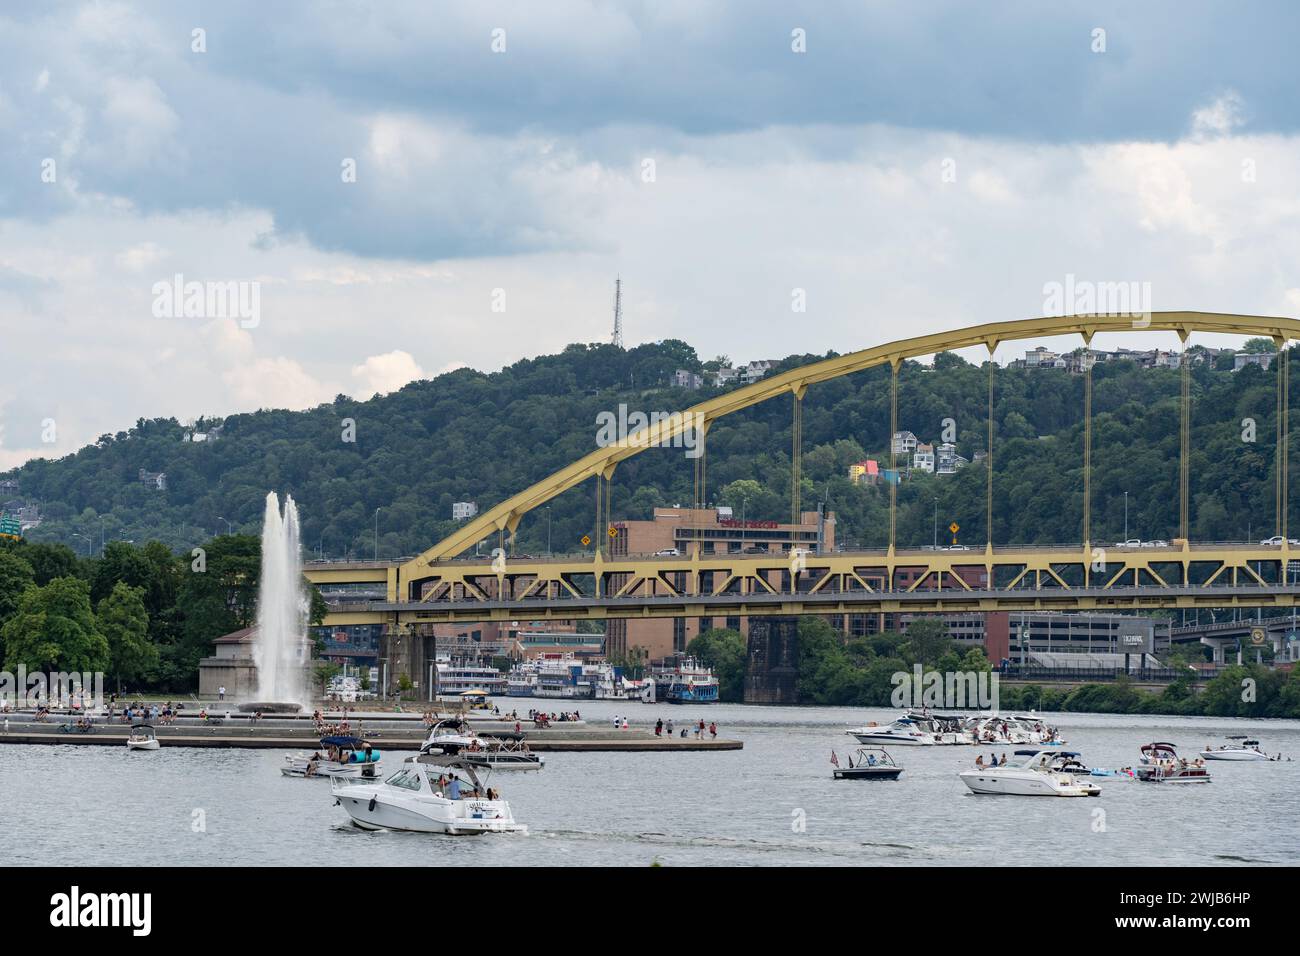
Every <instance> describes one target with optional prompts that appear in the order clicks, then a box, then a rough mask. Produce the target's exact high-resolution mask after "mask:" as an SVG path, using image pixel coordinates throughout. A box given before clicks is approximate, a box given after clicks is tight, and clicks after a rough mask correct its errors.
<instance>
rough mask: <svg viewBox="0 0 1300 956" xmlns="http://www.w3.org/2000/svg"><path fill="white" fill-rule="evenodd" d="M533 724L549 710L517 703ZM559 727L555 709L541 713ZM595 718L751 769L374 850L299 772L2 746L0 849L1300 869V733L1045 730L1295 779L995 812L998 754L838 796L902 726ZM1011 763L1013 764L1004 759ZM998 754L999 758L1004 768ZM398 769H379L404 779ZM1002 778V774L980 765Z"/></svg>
mask: <svg viewBox="0 0 1300 956" xmlns="http://www.w3.org/2000/svg"><path fill="white" fill-rule="evenodd" d="M510 703H511V704H512V705H515V704H518V706H521V707H524V706H528V707H531V706H536V704H535V702H532V701H526V700H519V701H517V702H516V701H511V702H510ZM543 703H544V704H545V706H547V707H548V709H549V708H551V707H553V706H557V705H558V703H559V702H558V701H546V702H543ZM581 710H582V714H583V717H584V718H588V719H589V720H591V721H592V722H595V721H597V720H600V719H605V720H608V719H609V718H610V717H611V716H612V715H614V714H616V713H618V714H621V713H624V712H626V713H627V714H628V716H629V720H630V721H631V722H632V723H633V724H634V725H640V726H647V725H651V724H653V723H654V720H655V718H656V717H663V718H665V719H667V718H669V717H671V718H672V719H673V720H674V721H675V722H676V723H678V724H681V723H683V722H689V721H691V720H698V719H699V718H700V717H704V718H705V719H706V720H716V721H717V722H718V725H719V736H720V737H730V738H736V739H740V740H743V741H744V744H745V747H744V749H743V750H741V751H731V752H713V753H594V754H577V753H573V754H570V753H554V754H547V755H546V768H545V769H544V770H542V771H541V772H540V773H513V774H512V773H498V774H496V775H495V776H494V777H493V784H494V785H495V786H498V787H500V788H501V789H502V790H503V791H504V794H503V795H504V797H505V798H506V799H508V800H509V801H510V803H511V807H512V809H513V811H514V814H515V818H516V820H518V821H519V822H521V823H526V824H528V826H529V830H530V832H529V833H528V835H526V836H523V835H501V836H484V837H480V838H467V837H447V836H435V835H425V834H413V833H396V832H379V833H373V832H366V831H362V830H359V829H356V828H354V827H352V826H351V824H350V823H348V819H347V815H346V814H345V813H344V812H343V810H342V809H341V808H339V807H336V806H334V805H333V799H332V797H331V796H330V787H329V783H328V782H327V781H324V780H319V781H317V780H303V779H293V778H287V777H283V776H281V774H280V772H279V766H280V764H281V762H282V755H283V753H284V751H275V750H201V749H185V748H179V747H177V748H168V747H167V746H166V743H165V742H164V745H163V749H161V750H159V751H157V752H154V753H128V752H127V751H126V748H125V747H121V748H119V747H79V746H61V747H48V746H0V836H3V838H4V841H3V845H4V846H5V848H6V851H7V853H6V855H7V857H8V859H7V860H6V862H8V863H10V864H15V863H16V864H58V865H100V864H126V865H149V864H174V865H195V866H221V865H234V864H252V865H312V864H342V865H349V864H361V865H370V866H374V865H384V864H432V865H442V866H445V865H499V864H500V865H507V864H516V865H533V864H538V865H575V866H580V865H587V866H592V865H594V866H604V865H632V866H647V865H650V864H651V863H652V862H654V861H656V860H657V861H659V862H661V863H662V864H664V865H668V866H672V865H764V866H771V865H791V864H804V865H809V864H812V865H860V864H870V865H877V866H879V865H891V864H900V865H922V866H944V865H950V864H965V865H980V864H994V865H1017V864H1035V865H1071V864H1095V865H1106V866H1123V865H1128V864H1133V865H1158V866H1183V865H1200V864H1209V865H1250V866H1258V865H1278V864H1291V865H1294V864H1296V863H1297V862H1300V827H1297V826H1296V822H1297V813H1296V810H1295V806H1296V794H1297V790H1298V788H1300V722H1297V721H1262V720H1261V721H1254V720H1232V719H1227V718H1173V717H1145V716H1144V717H1137V716H1108V715H1084V714H1053V715H1045V719H1047V720H1048V721H1049V722H1051V723H1053V724H1056V725H1057V726H1059V727H1060V728H1061V730H1062V732H1063V734H1064V736H1065V738H1066V740H1067V741H1068V743H1069V747H1068V749H1070V750H1078V751H1081V752H1082V754H1083V757H1084V760H1085V761H1086V762H1087V763H1088V764H1089V765H1090V766H1094V767H1120V766H1128V765H1133V764H1135V763H1137V758H1138V748H1139V746H1141V745H1142V744H1143V743H1146V742H1149V741H1151V740H1163V741H1170V742H1173V743H1175V744H1177V745H1178V746H1179V748H1180V752H1182V753H1183V754H1184V755H1187V756H1192V755H1193V754H1192V752H1193V751H1194V750H1198V749H1200V748H1201V747H1202V746H1204V745H1205V744H1206V743H1209V742H1211V741H1213V742H1214V743H1215V745H1216V746H1217V745H1218V744H1221V743H1224V742H1225V741H1224V740H1223V737H1224V736H1225V735H1228V734H1249V735H1251V736H1254V737H1258V738H1259V739H1260V740H1261V741H1262V744H1263V749H1264V750H1266V751H1267V752H1269V753H1270V754H1272V753H1277V752H1279V751H1280V752H1282V753H1283V754H1284V755H1287V756H1291V757H1294V758H1296V762H1291V763H1286V762H1283V763H1229V762H1222V761H1220V762H1215V763H1212V764H1210V769H1211V773H1212V774H1213V777H1214V782H1213V783H1211V784H1209V785H1204V786H1163V785H1149V784H1140V783H1136V782H1133V781H1130V780H1125V779H1120V778H1094V779H1096V780H1097V782H1098V783H1099V784H1100V785H1101V787H1102V788H1103V792H1102V795H1101V797H1100V798H1097V799H1053V798H1030V797H1005V796H994V797H988V796H985V797H980V796H974V795H972V794H970V793H969V792H968V791H967V790H966V787H965V785H964V784H963V783H962V782H961V781H960V780H959V779H958V778H957V776H956V774H957V772H958V771H959V770H964V769H967V768H969V767H971V766H973V763H974V759H975V757H976V755H977V754H979V753H983V754H985V755H987V754H988V753H990V752H991V751H993V750H997V749H998V748H988V747H978V748H977V747H902V748H898V749H896V750H894V751H892V752H893V755H894V757H895V758H896V759H897V760H898V762H899V763H901V764H902V765H903V766H904V767H905V768H906V769H905V771H904V773H903V775H902V778H901V779H900V780H898V781H897V782H888V781H836V780H833V779H832V778H831V770H832V767H831V765H830V753H831V750H832V748H834V749H835V750H836V751H838V753H839V755H840V758H841V760H843V758H844V757H845V756H846V754H847V753H849V752H851V751H852V749H853V748H854V747H855V746H856V744H855V742H854V740H853V739H852V738H851V737H847V736H845V734H844V730H845V729H846V728H848V727H850V726H857V725H859V724H862V723H864V722H866V721H867V720H877V721H880V722H882V723H884V722H887V721H889V720H890V719H892V718H893V717H894V716H897V713H896V712H888V711H884V710H874V711H873V710H864V709H857V708H837V707H821V708H780V707H756V706H742V705H733V704H718V705H714V706H710V707H700V708H695V709H691V708H683V707H672V706H665V705H658V706H656V705H648V704H639V703H626V702H615V701H610V702H606V701H585V702H582V704H581ZM1006 749H1008V750H1009V749H1010V748H1006ZM999 752H1000V751H999ZM398 759H400V755H399V754H398V753H397V752H394V754H393V756H392V757H389V756H386V757H385V764H386V767H387V769H388V770H389V771H391V770H393V769H396V763H397V761H398ZM986 759H987V757H986Z"/></svg>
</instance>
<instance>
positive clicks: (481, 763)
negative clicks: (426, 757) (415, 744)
mask: <svg viewBox="0 0 1300 956" xmlns="http://www.w3.org/2000/svg"><path fill="white" fill-rule="evenodd" d="M420 752H421V753H428V754H442V755H444V756H448V757H462V758H464V759H465V760H467V761H469V762H470V763H471V764H473V765H474V766H476V767H482V768H490V769H492V770H541V769H542V767H543V766H545V764H546V758H545V757H543V756H541V755H540V754H535V753H533V752H532V750H531V749H530V748H529V746H528V742H527V740H525V738H524V735H523V734H516V733H512V732H510V731H499V732H496V733H493V734H492V735H491V736H489V737H480V736H479V735H478V734H476V733H475V732H474V731H473V730H472V729H470V727H469V725H468V724H467V723H465V722H464V721H459V720H441V721H439V722H438V723H436V724H434V726H433V729H432V730H430V731H429V736H428V738H427V739H426V740H425V741H424V743H423V744H422V745H421V747H420Z"/></svg>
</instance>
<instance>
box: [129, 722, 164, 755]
mask: <svg viewBox="0 0 1300 956" xmlns="http://www.w3.org/2000/svg"><path fill="white" fill-rule="evenodd" d="M159 746H160V744H159V743H158V738H157V737H156V736H155V735H154V732H153V728H152V727H150V726H149V725H148V724H135V725H134V726H133V727H132V728H131V736H129V737H127V738H126V749H127V750H157V749H158V747H159Z"/></svg>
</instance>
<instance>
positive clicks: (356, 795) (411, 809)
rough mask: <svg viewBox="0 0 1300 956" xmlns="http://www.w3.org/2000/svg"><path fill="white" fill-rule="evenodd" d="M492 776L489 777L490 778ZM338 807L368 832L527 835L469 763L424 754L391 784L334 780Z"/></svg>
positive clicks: (410, 761)
mask: <svg viewBox="0 0 1300 956" xmlns="http://www.w3.org/2000/svg"><path fill="white" fill-rule="evenodd" d="M490 772H491V771H483V773H484V774H485V775H486V774H488V773H490ZM330 786H331V788H332V790H333V793H334V798H335V801H336V803H337V804H338V805H339V806H342V807H343V809H344V810H346V811H347V813H348V816H349V817H351V818H352V822H353V823H354V824H355V825H356V826H359V827H361V828H363V829H366V830H410V831H414V832H417V833H448V834H452V835H455V836H463V835H477V834H482V833H527V832H528V827H527V826H525V825H524V824H522V823H516V822H515V818H514V815H513V814H512V813H511V812H510V804H509V803H507V802H506V801H505V800H502V799H501V798H500V796H499V795H498V794H497V792H496V791H495V790H493V789H491V788H489V787H488V786H487V785H486V783H485V781H484V780H483V779H480V777H479V768H477V767H475V766H474V765H473V764H471V763H469V762H468V761H466V760H465V759H463V758H461V757H456V756H446V755H441V754H426V753H420V754H415V755H413V756H410V757H407V758H406V759H405V760H403V761H402V766H401V769H399V770H398V771H397V772H396V773H394V774H393V775H392V776H391V777H389V778H387V779H386V780H381V781H377V782H375V783H353V782H349V781H347V780H341V779H338V778H337V777H336V778H332V780H331V784H330Z"/></svg>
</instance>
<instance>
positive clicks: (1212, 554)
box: [306, 312, 1300, 633]
mask: <svg viewBox="0 0 1300 956" xmlns="http://www.w3.org/2000/svg"><path fill="white" fill-rule="evenodd" d="M1133 331H1145V332H1149V331H1172V332H1175V333H1177V334H1178V335H1179V337H1180V338H1181V339H1182V341H1183V342H1184V343H1186V342H1187V339H1188V337H1189V336H1190V335H1191V334H1192V333H1193V332H1209V333H1228V334H1235V335H1247V336H1265V337H1268V338H1271V339H1273V341H1274V342H1275V343H1276V344H1277V346H1278V358H1277V362H1278V370H1277V380H1278V393H1277V412H1278V414H1277V422H1278V425H1277V427H1278V435H1277V446H1276V456H1277V462H1276V474H1277V479H1276V488H1275V504H1276V521H1275V528H1274V529H1273V530H1274V532H1275V536H1274V539H1273V540H1274V541H1275V542H1276V543H1273V544H1267V545H1262V544H1260V545H1256V544H1249V543H1248V544H1222V543H1217V544H1216V543H1196V542H1192V541H1190V540H1189V537H1188V533H1187V531H1188V484H1189V481H1188V479H1189V467H1190V465H1189V460H1190V450H1189V439H1188V435H1189V430H1190V424H1189V423H1190V398H1189V395H1190V390H1189V382H1190V365H1189V362H1188V360H1187V353H1186V351H1185V350H1184V352H1183V362H1182V368H1181V377H1182V390H1181V406H1180V408H1181V427H1180V432H1181V438H1182V443H1181V454H1180V460H1179V489H1180V501H1179V530H1180V534H1179V537H1177V538H1175V539H1173V541H1172V542H1170V543H1169V544H1168V545H1162V546H1155V545H1149V546H1145V547H1134V548H1123V547H1115V546H1113V545H1111V546H1108V547H1106V546H1097V545H1094V544H1093V542H1092V540H1091V507H1092V488H1091V484H1092V461H1091V457H1092V371H1091V368H1087V369H1086V370H1085V371H1084V373H1083V374H1084V422H1085V440H1084V452H1083V454H1084V461H1083V485H1084V488H1083V492H1084V493H1083V522H1082V527H1081V528H1080V534H1079V537H1080V538H1081V541H1080V543H1079V544H1077V545H1073V546H1069V547H1052V548H1042V547H996V548H995V547H993V545H992V544H991V541H986V542H985V544H984V545H983V547H982V548H978V549H976V550H947V549H945V550H937V549H925V550H912V549H900V548H897V547H896V546H895V544H896V541H895V537H896V518H897V495H898V489H897V483H896V482H890V483H889V546H888V547H887V548H883V549H880V550H875V551H856V552H846V551H836V552H834V553H831V554H818V553H815V552H807V551H801V550H794V551H791V552H786V553H783V554H761V555H755V554H726V555H721V554H708V553H705V552H704V550H703V549H702V548H701V547H700V543H699V542H695V543H692V544H691V545H690V546H688V548H687V552H686V553H685V554H682V555H668V556H654V555H620V556H611V555H610V554H609V553H608V551H609V549H608V548H606V547H605V546H604V543H603V542H601V541H600V540H599V538H600V536H599V535H597V540H596V541H595V542H594V544H595V548H594V552H593V553H592V554H591V555H589V556H584V557H579V558H573V557H565V558H548V559H539V558H515V557H510V556H509V555H510V551H511V548H510V545H511V544H512V542H513V538H514V534H515V531H516V529H517V528H518V526H519V522H520V520H521V519H522V518H523V516H524V515H525V514H527V513H528V512H530V511H532V510H534V509H536V508H538V507H540V506H543V505H544V504H545V503H546V502H547V501H549V500H550V499H552V498H553V497H555V496H556V495H559V494H561V493H563V492H564V491H567V490H568V489H570V488H573V487H575V486H577V485H579V484H581V483H582V482H585V481H594V483H595V490H596V494H595V496H594V497H595V501H596V502H597V504H596V508H595V511H596V516H595V519H596V520H595V527H596V528H602V529H603V528H606V527H610V524H609V522H610V516H609V483H610V481H611V479H612V477H613V475H614V473H615V469H616V468H617V466H618V464H619V463H620V462H622V461H623V460H625V459H627V458H630V457H632V456H634V455H637V454H640V453H641V452H643V451H645V450H647V449H650V448H657V447H663V446H666V445H670V444H671V443H672V442H673V441H674V439H677V438H678V437H679V436H684V435H686V433H687V432H689V431H691V430H696V431H695V434H696V435H697V436H698V438H697V439H696V440H697V441H699V442H700V443H701V444H702V445H703V446H704V454H701V455H700V456H699V457H698V458H696V459H695V496H696V501H697V502H700V503H702V502H704V501H705V500H707V499H706V497H705V490H706V483H707V434H708V427H709V425H710V424H711V423H712V422H714V421H716V420H717V419H719V418H722V417H723V416H725V415H729V414H731V413H732V412H736V411H739V410H741V409H744V408H749V407H750V406H753V405H756V404H758V403H760V402H764V401H768V400H770V399H774V398H778V397H780V396H784V395H787V394H789V395H791V396H792V397H793V403H792V405H793V415H794V427H793V436H794V447H793V448H792V449H791V452H792V456H791V460H792V463H791V467H792V469H793V472H794V474H793V477H794V478H795V480H794V481H792V482H791V487H792V489H793V490H792V493H791V496H792V501H791V503H790V505H791V513H792V515H793V516H795V518H794V520H795V522H796V523H798V516H799V515H800V513H801V508H800V501H799V481H798V476H799V469H800V442H801V428H800V421H801V408H802V400H803V396H804V393H805V392H806V390H807V389H808V387H809V386H811V385H816V384H818V383H821V382H827V381H830V380H832V379H836V378H839V377H841V376H844V375H849V374H851V373H854V372H860V371H862V370H864V369H869V368H873V367H876V366H882V365H888V366H889V367H890V369H891V370H892V375H891V380H890V381H891V386H890V391H891V402H890V426H891V427H890V434H891V435H892V434H893V433H895V432H897V431H898V371H899V368H900V366H901V364H902V363H903V361H904V360H906V359H909V358H914V357H918V356H926V355H933V354H935V353H937V352H941V351H950V350H954V349H961V348H969V347H971V346H985V347H987V348H988V350H989V354H990V355H992V353H993V350H994V349H996V348H997V347H998V345H999V344H1001V343H1003V342H1009V341H1015V340H1020V339H1028V338H1035V337H1046V336H1059V335H1066V334H1076V335H1080V336H1081V337H1082V339H1083V342H1084V343H1085V344H1088V343H1090V342H1091V340H1092V338H1093V336H1094V335H1096V334H1097V333H1100V332H1105V333H1110V332H1133ZM1296 339H1300V322H1297V321H1296V320H1294V319H1288V318H1275V317H1263V316H1247V315H1224V314H1218V313H1207V312H1156V313H1151V314H1150V315H1149V316H1147V317H1136V318H1135V317H1131V316H1100V315H1082V316H1065V317H1057V318H1040V319H1027V320H1023V321H1015V322H999V323H992V324H988V325H980V326H976V327H973V328H968V329H960V330H956V331H951V332H943V333H937V334H933V335H925V336H919V337H916V338H911V339H904V340H901V341H898V342H892V343H889V344H887V345H879V346H876V347H874V348H869V349H865V350H863V351H860V352H854V353H852V354H849V355H844V356H839V357H836V358H831V359H826V360H825V361H821V362H816V363H813V364H811V365H805V366H802V367H800V368H796V369H792V370H790V371H787V372H784V373H782V374H779V375H773V376H769V377H767V378H764V379H762V380H761V381H759V382H756V383H754V384H752V385H748V386H745V387H743V388H738V389H735V390H734V391H730V392H728V393H726V394H724V395H720V396H718V397H717V398H713V399H710V400H709V401H706V402H702V403H700V404H698V405H695V406H693V407H692V408H689V409H687V410H686V411H685V412H683V413H682V414H681V415H674V416H671V417H669V418H666V419H664V420H662V421H659V422H655V423H652V424H650V425H647V426H646V427H644V428H643V429H641V430H640V431H638V432H635V433H633V434H632V435H630V436H628V437H627V440H626V441H624V442H622V443H620V444H618V445H612V446H610V447H605V448H600V449H597V450H596V451H593V452H592V453H591V454H589V455H587V456H585V457H584V458H581V459H579V460H578V461H575V462H573V463H572V464H570V465H568V466H567V467H565V468H562V469H560V470H559V471H557V472H555V473H554V474H552V475H550V476H548V477H547V478H545V479H543V480H542V481H539V482H538V483H537V484H535V485H533V486H531V487H529V488H526V489H524V490H523V491H521V492H519V493H518V494H516V495H514V496H513V497H511V498H509V499H507V500H506V501H504V502H502V503H501V504H499V505H497V506H496V507H494V508H492V509H491V510H490V511H487V512H485V513H483V514H481V515H479V516H478V517H477V518H475V519H473V520H471V521H468V522H467V523H465V524H464V525H462V526H461V527H460V528H459V529H458V530H457V531H456V533H455V534H453V535H451V536H449V537H447V538H446V539H444V540H442V541H439V542H438V543H437V544H435V545H434V546H433V547H432V548H430V549H429V550H427V551H425V552H424V553H423V554H421V555H418V556H417V557H415V558H412V559H410V560H404V561H398V562H356V563H346V564H340V563H319V564H310V565H308V567H307V571H306V573H307V577H308V578H309V579H310V580H311V581H313V582H314V583H315V584H317V585H320V586H328V585H343V584H347V585H352V586H354V593H356V594H357V596H358V597H360V598H362V599H360V600H357V599H352V600H351V601H350V602H348V601H344V602H335V603H332V604H331V607H330V613H329V615H328V616H327V618H326V623H327V624H336V625H345V624H385V625H389V626H391V627H393V628H394V629H397V628H406V627H408V626H410V627H414V626H418V625H420V624H436V623H446V622H457V621H466V622H468V621H509V620H514V619H518V618H527V619H529V620H544V619H562V620H582V619H604V618H636V617H716V616H726V617H738V616H748V617H754V616H768V615H799V614H825V615H837V614H845V615H847V614H863V613H889V612H900V611H901V612H927V611H931V612H937V611H996V610H1020V611H1023V610H1087V609H1106V610H1117V609H1137V608H1195V607H1232V606H1248V607H1259V606H1276V607H1290V606H1292V605H1293V604H1295V603H1296V601H1297V595H1300V586H1297V585H1295V584H1292V583H1290V578H1291V575H1288V570H1294V568H1295V567H1300V563H1298V564H1297V565H1295V566H1293V565H1292V563H1291V562H1293V561H1295V562H1300V542H1295V543H1293V542H1292V541H1291V539H1290V538H1289V537H1288V534H1287V519H1286V512H1287V508H1286V502H1287V501H1288V498H1287V447H1288V444H1289V435H1288V424H1287V418H1288V413H1289V403H1288V380H1289V374H1288V362H1287V355H1286V352H1285V349H1284V347H1285V345H1286V343H1287V342H1289V341H1291V340H1296ZM986 367H987V369H988V396H989V402H988V407H989V421H988V443H987V447H988V451H987V454H988V456H989V457H988V462H987V468H986V472H987V474H988V486H987V491H986V507H987V518H988V520H987V522H986V524H985V527H986V528H987V529H990V535H991V529H992V527H993V486H992V476H993V467H992V465H993V462H992V458H993V454H994V452H995V444H994V438H995V437H996V436H995V435H994V427H993V414H992V410H993V397H994V390H995V387H996V376H995V365H994V363H993V362H988V363H986ZM892 445H893V443H892V441H891V454H890V465H891V468H894V469H896V466H897V463H896V461H894V454H893V447H892ZM701 506H702V505H701ZM493 536H496V538H497V540H498V541H499V543H500V545H501V547H500V548H498V549H494V555H495V556H494V557H492V558H484V557H468V558H462V557H461V556H460V555H461V554H462V553H463V552H465V551H466V550H468V549H470V548H473V547H474V546H475V545H476V544H478V543H479V542H481V541H483V540H484V539H485V538H491V537H493ZM508 539H509V540H508ZM973 581H977V582H979V583H978V585H976V584H972V583H971V582H973ZM357 586H360V587H359V588H358V587H357ZM398 633H401V632H400V631H398Z"/></svg>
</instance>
